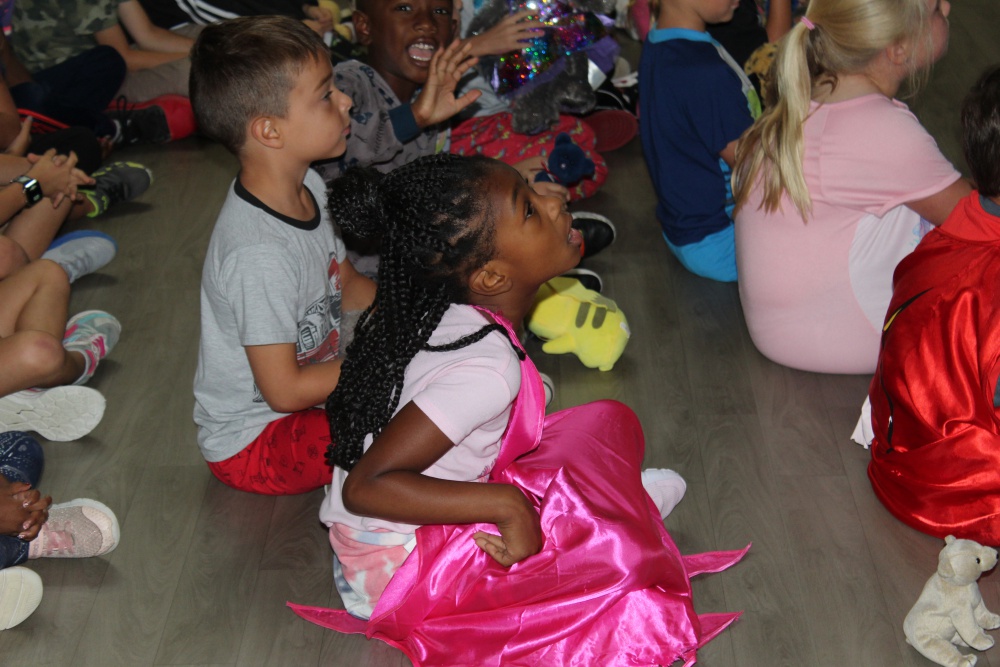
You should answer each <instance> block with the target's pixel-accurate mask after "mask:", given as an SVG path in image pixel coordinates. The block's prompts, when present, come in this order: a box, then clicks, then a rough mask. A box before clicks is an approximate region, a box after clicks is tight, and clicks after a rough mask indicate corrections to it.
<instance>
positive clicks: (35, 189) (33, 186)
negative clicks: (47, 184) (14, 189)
mask: <svg viewBox="0 0 1000 667" xmlns="http://www.w3.org/2000/svg"><path fill="white" fill-rule="evenodd" d="M14 182H15V183H20V184H21V186H22V187H23V188H24V199H25V201H27V202H28V206H31V205H33V204H37V203H38V202H40V201H41V200H42V186H40V185H39V184H38V181H37V180H35V179H34V178H31V177H30V176H18V177H17V178H15V179H14Z"/></svg>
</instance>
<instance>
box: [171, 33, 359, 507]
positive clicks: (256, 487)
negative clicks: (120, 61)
mask: <svg viewBox="0 0 1000 667" xmlns="http://www.w3.org/2000/svg"><path fill="white" fill-rule="evenodd" d="M247 91H253V93H252V94H248V93H247ZM191 101H192V105H193V106H194V110H195V114H196V116H197V119H198V125H199V127H200V128H201V129H202V130H203V131H204V132H205V133H207V134H209V135H210V136H212V137H214V138H215V139H217V140H219V141H220V142H221V143H222V144H224V145H225V146H226V147H227V148H228V149H229V150H230V151H231V152H233V153H234V154H235V155H236V156H237V158H239V161H240V173H239V174H238V175H237V177H236V179H235V180H234V182H233V185H232V187H231V188H230V191H229V194H228V196H227V197H226V201H225V203H224V204H223V207H222V210H221V211H220V213H219V217H218V220H217V222H216V226H215V230H214V231H213V233H212V239H211V241H210V243H209V247H208V254H207V256H206V258H205V267H204V271H203V274H202V289H201V310H202V312H201V320H202V329H201V346H200V350H199V357H198V370H197V373H196V375H195V383H194V393H195V410H194V419H195V422H196V423H197V424H198V444H199V446H200V447H201V451H202V454H203V455H204V457H205V459H206V461H207V462H208V465H209V468H210V469H211V470H212V472H213V474H215V476H216V477H218V478H219V479H220V480H221V481H222V482H224V483H225V484H228V485H229V486H232V487H233V488H237V489H241V490H244V491H251V492H255V493H265V494H272V495H283V494H292V493H304V492H306V491H310V490H312V489H315V488H319V487H320V486H323V485H324V484H327V483H329V481H330V478H331V474H332V473H331V469H330V467H329V466H328V465H327V464H326V462H325V460H324V456H323V455H324V452H325V451H326V447H327V445H328V443H329V442H330V431H329V425H328V423H327V420H326V416H325V413H324V411H323V410H322V409H318V408H316V407H315V406H317V405H319V404H322V403H323V402H324V401H325V399H326V397H327V395H328V394H329V393H330V392H331V391H332V390H333V388H334V387H335V386H336V385H337V381H338V379H339V377H340V366H341V352H342V351H341V350H340V336H341V333H342V332H341V331H340V325H341V312H342V311H352V310H362V309H364V308H366V307H367V306H368V305H370V304H371V301H372V299H373V297H374V294H375V287H374V284H373V283H372V282H371V281H370V280H368V279H367V278H365V277H364V276H361V275H360V274H358V273H357V272H356V271H355V270H354V268H353V267H352V266H351V263H350V262H349V261H348V260H347V259H346V257H345V254H344V246H343V243H342V241H341V240H340V238H339V236H338V235H337V233H336V232H335V230H334V227H333V225H332V223H331V221H330V219H329V215H328V213H327V211H326V208H325V188H324V184H323V181H322V179H321V178H320V177H319V175H318V174H316V173H315V172H314V171H312V170H311V169H310V168H309V165H310V163H312V162H313V161H315V160H320V159H324V158H331V157H336V156H338V155H341V154H342V153H343V152H344V149H345V147H346V141H347V135H348V132H349V121H348V116H347V112H348V110H349V108H350V106H351V101H350V99H349V98H348V97H346V96H345V95H344V94H343V93H341V92H340V91H338V90H337V89H336V88H335V87H334V86H333V71H332V67H331V65H330V58H329V54H328V53H327V50H326V47H325V45H324V44H323V43H322V41H321V40H320V39H319V37H318V36H317V35H316V34H315V33H313V32H312V31H311V30H310V29H309V28H307V27H305V26H304V25H303V24H302V23H300V22H298V21H295V20H294V19H290V18H284V17H249V18H243V19H236V20H233V21H227V22H225V23H220V24H216V25H212V26H209V27H207V28H205V30H204V31H203V32H202V34H201V36H200V37H199V39H198V42H197V43H196V44H195V47H194V50H193V51H192V71H191Z"/></svg>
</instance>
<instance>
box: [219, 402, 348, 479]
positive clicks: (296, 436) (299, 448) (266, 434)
mask: <svg viewBox="0 0 1000 667" xmlns="http://www.w3.org/2000/svg"><path fill="white" fill-rule="evenodd" d="M329 444H330V425H329V422H327V419H326V412H325V411H324V410H321V409H320V408H311V409H309V410H302V411H300V412H293V413H292V414H290V415H288V416H287V417H282V418H281V419H278V420H276V421H273V422H271V423H270V424H268V425H267V427H266V428H265V429H264V431H263V432H262V433H261V434H260V435H259V436H257V438H256V439H255V440H254V441H253V442H251V443H250V444H249V445H247V446H246V447H244V448H243V451H241V452H240V453H239V454H237V455H235V456H232V457H230V458H228V459H226V460H225V461H219V462H217V463H209V464H208V467H209V469H210V470H211V471H212V474H213V475H215V476H216V477H218V478H219V481H220V482H222V483H223V484H225V485H227V486H231V487H233V488H234V489H239V490H240V491H249V492H250V493H263V494H266V495H269V496H287V495H292V494H296V493H306V492H308V491H312V490H314V489H318V488H320V487H322V486H323V485H325V484H329V483H330V480H331V479H333V469H332V468H331V467H330V466H329V465H327V463H326V457H325V456H326V448H327V446H328V445H329Z"/></svg>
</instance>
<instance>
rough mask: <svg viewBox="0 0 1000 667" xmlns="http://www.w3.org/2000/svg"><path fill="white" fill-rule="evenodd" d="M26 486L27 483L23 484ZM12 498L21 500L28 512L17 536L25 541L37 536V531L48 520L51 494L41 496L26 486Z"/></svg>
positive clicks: (35, 490)
mask: <svg viewBox="0 0 1000 667" xmlns="http://www.w3.org/2000/svg"><path fill="white" fill-rule="evenodd" d="M24 486H25V487H27V484H25V485H24ZM14 498H15V499H16V500H18V501H19V502H21V504H22V505H23V506H24V509H26V510H27V511H28V512H29V516H28V519H27V520H26V521H25V522H24V523H23V524H21V528H22V530H21V532H20V533H18V537H19V538H20V539H22V540H25V541H26V542H30V541H31V540H33V539H35V538H36V537H38V531H39V530H41V528H42V525H44V524H45V522H46V521H48V520H49V507H50V506H51V505H52V496H43V495H42V494H41V493H40V492H39V491H38V490H37V489H32V488H26V489H25V490H23V491H21V492H19V493H15V494H14Z"/></svg>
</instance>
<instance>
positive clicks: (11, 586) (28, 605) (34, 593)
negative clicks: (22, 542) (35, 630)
mask: <svg viewBox="0 0 1000 667" xmlns="http://www.w3.org/2000/svg"><path fill="white" fill-rule="evenodd" d="M41 602H42V578H41V577H39V576H38V575H37V574H35V573H34V572H32V571H31V570H29V569H28V568H26V567H8V568H6V569H4V570H0V630H9V629H10V628H13V627H14V626H15V625H17V624H18V623H20V622H21V621H23V620H24V619H26V618H28V617H29V616H31V614H32V612H34V611H35V609H38V605H39V604H41Z"/></svg>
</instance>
